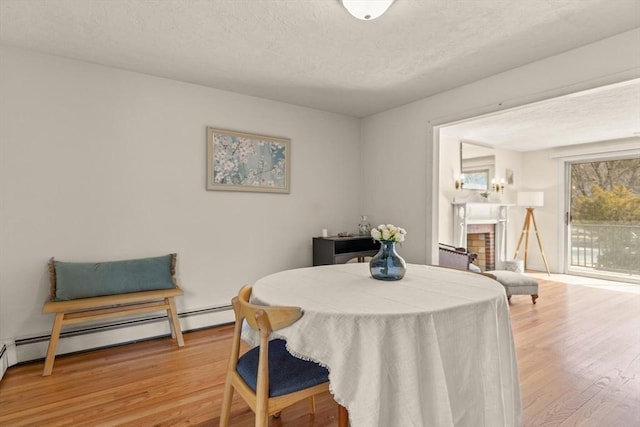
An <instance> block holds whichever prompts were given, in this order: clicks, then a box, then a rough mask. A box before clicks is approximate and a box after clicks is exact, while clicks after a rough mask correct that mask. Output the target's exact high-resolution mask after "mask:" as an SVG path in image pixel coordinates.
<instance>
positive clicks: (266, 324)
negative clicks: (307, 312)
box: [231, 285, 302, 337]
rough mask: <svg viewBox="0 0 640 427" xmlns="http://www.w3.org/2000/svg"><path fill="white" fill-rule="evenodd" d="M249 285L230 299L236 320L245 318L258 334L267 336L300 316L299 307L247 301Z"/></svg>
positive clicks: (249, 290)
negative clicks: (257, 303) (267, 304)
mask: <svg viewBox="0 0 640 427" xmlns="http://www.w3.org/2000/svg"><path fill="white" fill-rule="evenodd" d="M250 297H251V286H248V285H247V286H244V287H243V288H242V289H240V292H239V293H238V296H237V297H235V298H233V300H232V301H231V302H232V304H233V309H234V311H235V313H236V322H238V321H239V322H242V321H243V320H245V319H246V321H247V323H248V324H249V326H251V328H253V329H255V330H257V331H260V335H261V336H262V335H264V334H266V335H267V337H268V336H269V334H270V333H271V332H272V331H277V330H278V329H282V328H284V327H287V326H289V325H291V324H292V323H294V322H296V321H297V320H298V319H300V317H302V310H301V309H300V308H299V307H284V306H265V305H256V304H251V303H250V302H249V298H250Z"/></svg>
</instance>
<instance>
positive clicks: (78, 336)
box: [0, 305, 234, 378]
mask: <svg viewBox="0 0 640 427" xmlns="http://www.w3.org/2000/svg"><path fill="white" fill-rule="evenodd" d="M178 318H179V319H180V325H181V326H182V331H183V332H187V331H193V330H197V329H204V328H209V327H215V326H220V325H224V324H228V323H232V322H233V321H234V314H233V309H232V306H231V305H223V306H217V307H209V308H204V309H198V310H192V311H188V312H184V313H179V314H178ZM166 320H167V318H166V315H164V316H163V315H159V314H156V315H154V314H151V315H147V316H143V317H137V318H134V319H117V320H114V321H110V322H105V323H98V324H92V325H89V326H84V327H81V328H77V329H69V330H63V331H62V333H61V334H60V342H59V344H58V351H57V354H58V355H61V354H69V353H76V352H82V351H88V350H96V349H99V348H105V347H111V346H115V345H122V344H128V343H131V342H137V341H143V340H148V339H153V338H159V337H163V336H169V335H170V333H171V332H170V330H169V325H168V323H167V321H166ZM49 338H50V335H49V334H47V335H39V336H33V337H26V338H16V340H15V345H14V346H10V347H7V346H6V345H3V346H2V350H1V353H0V354H2V356H0V363H4V360H5V359H6V364H7V366H12V365H14V364H17V363H24V362H31V361H35V360H40V359H44V356H45V355H46V352H47V347H48V345H49ZM12 349H15V350H14V352H15V354H11V350H12ZM2 366H4V365H3V364H0V367H2ZM4 370H6V368H4ZM4 370H3V371H2V372H3V373H4ZM0 378H1V377H0Z"/></svg>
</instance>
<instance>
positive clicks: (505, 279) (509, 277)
mask: <svg viewBox="0 0 640 427" xmlns="http://www.w3.org/2000/svg"><path fill="white" fill-rule="evenodd" d="M487 273H489V274H492V275H494V276H495V277H496V280H497V281H498V282H500V284H502V286H504V289H505V290H506V291H507V298H508V299H509V301H511V295H531V301H532V302H533V303H534V304H535V303H536V299H538V281H537V280H536V279H534V278H533V277H529V276H525V275H524V274H521V273H516V272H513V271H506V270H495V271H487Z"/></svg>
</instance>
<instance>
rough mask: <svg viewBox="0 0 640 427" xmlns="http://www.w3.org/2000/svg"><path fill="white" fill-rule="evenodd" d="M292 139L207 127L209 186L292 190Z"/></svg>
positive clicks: (269, 190)
mask: <svg viewBox="0 0 640 427" xmlns="http://www.w3.org/2000/svg"><path fill="white" fill-rule="evenodd" d="M290 163H291V140H289V139H285V138H277V137H274V136H265V135H256V134H251V133H243V132H234V131H230V130H224V129H216V128H212V127H208V128H207V190H224V191H254V192H266V193H289V180H290V169H291V167H290Z"/></svg>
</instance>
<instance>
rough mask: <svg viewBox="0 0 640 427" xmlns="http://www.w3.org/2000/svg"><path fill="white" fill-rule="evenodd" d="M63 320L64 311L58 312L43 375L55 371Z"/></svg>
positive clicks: (52, 329)
mask: <svg viewBox="0 0 640 427" xmlns="http://www.w3.org/2000/svg"><path fill="white" fill-rule="evenodd" d="M63 320H64V313H56V318H55V320H54V321H53V328H51V338H50V339H49V348H48V349H47V358H46V359H45V361H44V370H43V371H42V376H43V377H46V376H49V375H51V372H52V371H53V362H54V360H55V358H56V348H57V347H58V340H59V339H60V332H61V331H62V321H63Z"/></svg>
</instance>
